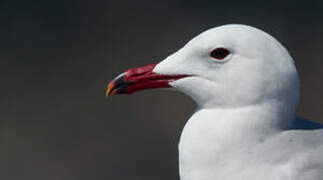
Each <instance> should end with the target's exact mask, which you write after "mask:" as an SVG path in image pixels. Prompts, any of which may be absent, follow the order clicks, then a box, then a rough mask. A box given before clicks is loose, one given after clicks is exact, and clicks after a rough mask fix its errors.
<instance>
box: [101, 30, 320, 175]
mask: <svg viewBox="0 0 323 180" xmlns="http://www.w3.org/2000/svg"><path fill="white" fill-rule="evenodd" d="M151 88H174V89H176V90H178V91H180V92H182V93H184V94H186V95H188V96H189V97H191V98H192V99H193V100H194V101H195V102H196V104H197V107H196V110H195V112H194V114H193V115H192V116H191V117H190V119H189V120H188V121H187V123H186V124H185V127H184V129H183V131H182V134H181V137H180V142H179V146H178V150H179V172H180V179H181V180H259V179H261V180H322V179H323V129H322V128H323V126H322V125H321V124H319V123H315V122H313V121H310V120H307V119H304V118H299V117H296V115H295V111H296V108H297V106H298V100H299V77H298V73H297V70H296V67H295V63H294V60H293V58H292V57H291V56H290V54H289V53H288V51H287V50H286V49H285V48H284V46H283V45H282V44H280V43H279V42H278V41H277V40H276V39H275V38H274V37H272V36H271V35H269V34H267V33H266V32H264V31H262V30H259V29H257V28H254V27H250V26H247V25H239V24H229V25H223V26H219V27H215V28H212V29H209V30H207V31H205V32H203V33H201V34H200V35H198V36H196V37H195V38H193V39H192V40H190V41H189V42H188V43H187V44H186V45H185V46H184V47H182V48H181V49H179V50H178V51H177V52H176V53H174V54H172V55H170V56H168V57H167V58H165V59H164V60H163V61H161V62H159V63H154V64H151V65H147V66H142V67H138V68H132V69H129V70H127V71H125V72H124V73H122V74H120V75H119V76H117V77H116V78H115V79H114V80H112V81H111V82H110V83H109V85H108V87H107V91H106V94H107V96H112V95H116V94H131V93H134V92H137V91H140V90H144V89H151Z"/></svg>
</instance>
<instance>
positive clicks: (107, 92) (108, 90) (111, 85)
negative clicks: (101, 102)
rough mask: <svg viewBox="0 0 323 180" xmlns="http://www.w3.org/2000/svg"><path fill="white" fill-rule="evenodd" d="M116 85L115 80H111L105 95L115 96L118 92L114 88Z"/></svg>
mask: <svg viewBox="0 0 323 180" xmlns="http://www.w3.org/2000/svg"><path fill="white" fill-rule="evenodd" d="M114 87H115V83H114V81H111V82H110V83H109V85H108V88H107V91H106V92H105V97H106V98H108V97H110V96H113V95H115V94H116V91H115V90H113V88H114Z"/></svg>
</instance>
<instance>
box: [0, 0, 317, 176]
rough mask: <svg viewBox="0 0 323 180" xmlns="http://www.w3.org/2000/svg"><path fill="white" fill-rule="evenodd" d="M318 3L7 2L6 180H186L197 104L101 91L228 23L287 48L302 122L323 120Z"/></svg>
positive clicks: (0, 9) (1, 118)
mask: <svg viewBox="0 0 323 180" xmlns="http://www.w3.org/2000/svg"><path fill="white" fill-rule="evenodd" d="M322 2H323V1H319V0H317V1H289V2H288V1H269V0H268V1H264V2H261V1H250V2H246V1H225V0H222V1H211V0H200V1H192V0H189V1H184V0H163V1H151V0H137V1H117V0H114V1H108V0H92V1H84V0H78V1H77V0H71V1H63V0H56V1H44V0H37V1H36V0H35V1H26V0H21V1H10V2H8V1H1V2H0V20H1V22H2V23H1V25H0V46H1V53H0V58H1V61H0V62H1V65H0V68H1V69H0V73H1V84H2V86H1V96H0V97H1V101H0V111H1V114H0V139H1V141H0V142H1V148H0V158H1V159H0V165H1V167H0V179H2V180H20V179H24V180H74V179H75V180H90V179H91V180H92V179H96V180H101V179H102V180H103V179H104V180H110V179H111V180H119V179H120V180H126V179H131V180H165V179H167V180H176V179H178V170H177V142H178V139H179V136H180V131H181V129H182V128H183V126H184V123H185V121H186V119H188V117H189V116H190V114H191V113H192V111H193V110H194V103H193V102H192V101H191V100H190V99H189V98H187V97H186V96H184V95H182V94H179V93H176V92H171V91H157V90H152V91H145V92H139V93H137V94H135V95H133V96H116V97H113V98H110V99H105V98H104V95H105V87H106V85H107V82H108V81H109V80H111V79H112V78H113V77H114V76H115V75H117V74H119V73H120V72H122V71H123V70H125V69H128V68H130V67H136V66H141V65H145V64H148V63H152V62H157V61H160V60H162V59H163V58H165V57H166V56H167V55H169V54H170V53H173V52H175V51H176V50H177V49H178V48H180V47H181V46H182V45H184V44H185V43H186V42H187V41H188V40H189V39H190V38H192V37H194V36H195V35H197V34H199V33H200V32H202V31H204V30H206V29H208V28H211V27H215V26H218V25H222V24H228V23H242V24H248V25H251V26H256V27H258V28H261V29H263V30H265V31H267V32H269V33H270V34H272V35H273V36H275V37H276V38H277V39H279V40H280V41H281V42H282V43H283V44H284V45H285V46H287V48H288V49H289V51H290V53H291V54H292V56H293V57H294V59H295V61H296V64H297V67H298V70H299V73H300V76H301V81H302V89H301V90H302V92H301V102H300V106H299V109H298V115H300V116H303V117H307V118H310V119H314V120H315V121H318V122H323V116H322V115H323V112H321V110H322V106H323V97H322V92H323V85H322V77H323V76H322V75H323V71H322V67H323V59H322V58H321V54H322V52H323V48H322V44H323V23H322V19H323V3H322Z"/></svg>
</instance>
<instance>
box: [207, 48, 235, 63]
mask: <svg viewBox="0 0 323 180" xmlns="http://www.w3.org/2000/svg"><path fill="white" fill-rule="evenodd" d="M229 54H230V51H229V50H227V49H225V48H223V47H220V48H215V49H213V50H212V51H211V52H210V56H211V57H212V58H214V59H216V60H218V61H221V60H223V59H224V58H226V57H227V56H228V55H229Z"/></svg>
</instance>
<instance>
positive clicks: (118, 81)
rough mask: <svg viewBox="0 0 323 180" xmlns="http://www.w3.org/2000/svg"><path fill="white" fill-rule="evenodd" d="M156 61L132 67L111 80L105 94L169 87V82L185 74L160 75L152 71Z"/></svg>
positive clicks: (129, 92)
mask: <svg viewBox="0 0 323 180" xmlns="http://www.w3.org/2000/svg"><path fill="white" fill-rule="evenodd" d="M156 65H157V63H154V64H150V65H147V66H142V67H137V68H132V69H129V70H127V71H125V72H124V73H122V74H120V75H119V76H117V77H116V78H115V79H114V80H112V81H111V82H110V83H109V85H108V87H107V91H106V96H112V95H116V94H131V93H134V92H136V91H140V90H144V89H153V88H169V87H171V86H170V85H169V82H172V81H175V80H177V79H180V78H184V77H187V75H162V74H155V73H153V72H152V71H153V69H154V68H155V66H156Z"/></svg>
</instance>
